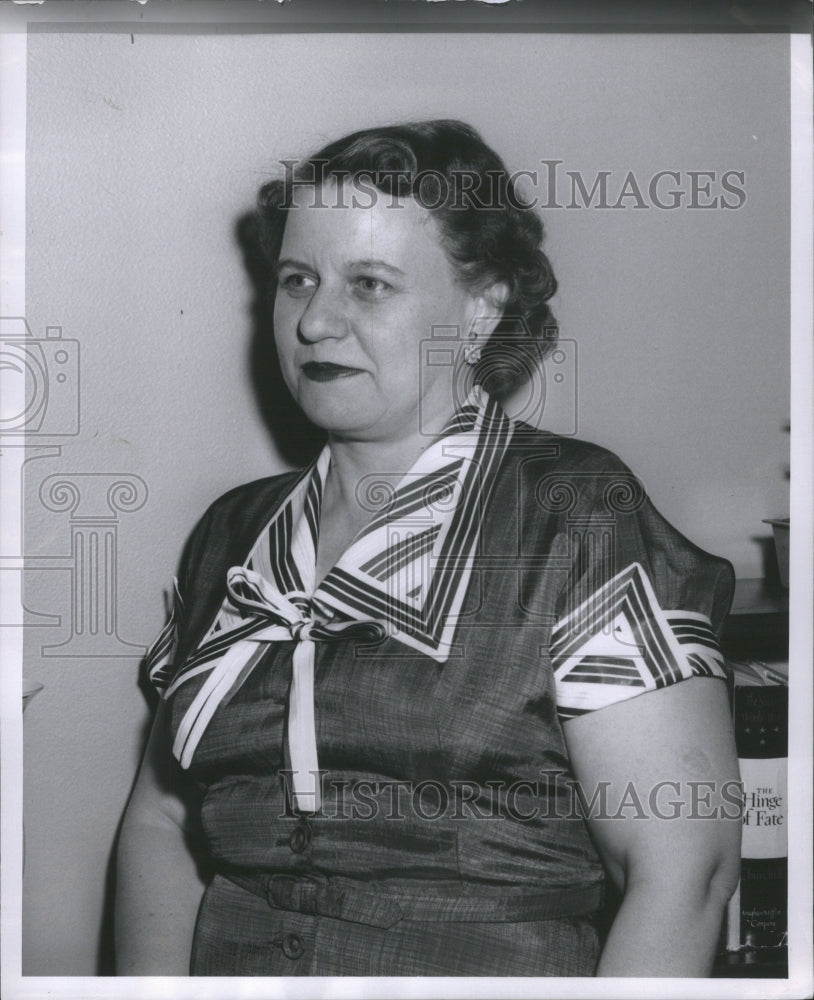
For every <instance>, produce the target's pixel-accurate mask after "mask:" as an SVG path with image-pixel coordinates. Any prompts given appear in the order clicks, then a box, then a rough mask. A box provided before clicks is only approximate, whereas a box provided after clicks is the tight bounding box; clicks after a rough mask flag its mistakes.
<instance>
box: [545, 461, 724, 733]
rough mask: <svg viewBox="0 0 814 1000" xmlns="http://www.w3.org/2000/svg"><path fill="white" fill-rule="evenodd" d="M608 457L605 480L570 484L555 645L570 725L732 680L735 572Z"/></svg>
mask: <svg viewBox="0 0 814 1000" xmlns="http://www.w3.org/2000/svg"><path fill="white" fill-rule="evenodd" d="M598 451H599V450H598ZM601 454H602V455H603V456H605V457H606V461H605V463H604V465H605V467H604V468H603V469H602V470H601V471H594V472H586V471H584V470H581V471H579V472H578V473H575V474H574V475H573V476H571V477H570V488H571V489H572V491H573V492H574V495H575V496H576V501H575V503H574V504H573V506H572V508H571V511H570V512H569V516H568V518H567V522H566V526H565V528H564V530H565V531H566V533H567V536H568V552H569V559H570V567H571V568H570V571H569V573H568V577H567V582H566V584H565V587H564V588H563V591H562V593H561V595H560V600H559V602H558V612H557V614H558V618H557V621H556V624H555V625H554V629H553V633H552V644H551V656H552V663H553V669H554V678H555V686H556V697H557V708H558V713H559V716H560V719H561V720H562V721H565V720H568V719H571V718H574V717H576V716H578V715H583V714H585V713H587V712H593V711H596V710H598V709H601V708H605V707H606V706H608V705H613V704H616V703H617V702H621V701H626V700H628V699H630V698H634V697H636V696H638V695H640V694H645V693H646V692H648V691H654V690H657V689H659V688H664V687H668V686H669V685H671V684H676V683H679V682H680V681H683V680H687V679H689V678H690V677H714V678H721V679H726V672H725V669H724V663H723V656H722V654H721V651H720V648H719V645H718V637H717V633H718V631H719V630H720V628H721V626H722V624H723V619H724V617H725V616H726V613H727V612H728V610H729V606H730V604H731V600H732V593H733V589H734V574H733V571H732V567H731V566H730V564H729V563H728V562H727V561H726V560H724V559H720V558H718V557H716V556H713V555H710V554H709V553H707V552H704V551H703V550H702V549H700V548H698V547H697V546H696V545H694V544H693V543H692V542H691V541H689V539H687V538H685V537H684V536H683V535H682V534H681V533H680V532H679V531H677V530H676V529H675V528H674V527H673V526H672V525H671V524H669V522H668V521H666V520H665V518H664V517H662V515H661V514H660V513H659V512H658V511H657V510H656V508H655V507H654V506H653V504H652V503H651V502H650V500H649V499H648V497H647V494H646V490H645V488H644V485H643V484H642V482H641V481H640V480H639V479H638V478H637V477H635V476H634V475H633V473H632V472H630V470H629V469H627V468H626V467H625V466H624V465H623V464H622V463H621V462H620V461H619V460H618V459H617V458H616V457H615V456H613V455H610V453H606V452H601Z"/></svg>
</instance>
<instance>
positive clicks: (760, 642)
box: [721, 579, 789, 662]
mask: <svg viewBox="0 0 814 1000" xmlns="http://www.w3.org/2000/svg"><path fill="white" fill-rule="evenodd" d="M721 647H722V649H723V652H724V656H726V657H728V658H729V659H730V660H764V661H769V662H771V661H778V660H788V656H789V596H788V592H787V591H783V590H779V589H777V588H773V587H770V586H769V585H767V583H766V581H765V580H759V579H745V580H738V581H737V582H736V584H735V597H734V600H733V601H732V610H731V611H730V612H729V616H728V617H727V619H726V621H725V622H724V627H723V632H722V635H721Z"/></svg>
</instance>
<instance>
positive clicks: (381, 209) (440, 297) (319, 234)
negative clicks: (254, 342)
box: [274, 187, 484, 442]
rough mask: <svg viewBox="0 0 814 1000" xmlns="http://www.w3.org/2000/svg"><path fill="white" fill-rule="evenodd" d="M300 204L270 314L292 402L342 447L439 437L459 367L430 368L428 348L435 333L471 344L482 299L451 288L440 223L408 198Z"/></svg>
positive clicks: (347, 191)
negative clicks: (368, 203)
mask: <svg viewBox="0 0 814 1000" xmlns="http://www.w3.org/2000/svg"><path fill="white" fill-rule="evenodd" d="M298 194H299V206H298V207H294V208H292V209H290V210H289V212H288V217H287V220H286V226H285V233H284V235H283V242H282V246H281V249H280V260H279V265H278V266H279V277H278V286H277V293H276V298H275V304H274V333H275V339H276V342H277V350H278V353H279V356H280V363H281V366H282V371H283V376H284V378H285V381H286V384H287V385H288V387H289V389H290V390H291V392H292V394H293V395H294V398H295V399H296V400H297V402H298V403H299V405H300V406H301V407H302V409H303V411H304V412H305V414H306V415H307V416H308V417H309V419H310V420H312V421H313V422H314V423H315V424H317V425H318V426H320V427H322V428H324V429H325V430H327V431H328V432H330V433H331V434H332V436H334V437H336V438H344V439H356V440H367V441H382V442H384V441H397V440H403V439H405V438H407V437H410V436H412V435H415V434H416V433H417V432H418V431H419V430H421V431H423V432H425V433H432V432H435V431H437V430H439V429H440V427H441V425H442V424H443V423H444V421H445V420H446V419H447V418H448V417H449V416H450V414H451V413H452V412H453V410H454V409H455V403H456V401H455V400H454V398H453V392H452V384H453V380H452V370H451V369H452V366H451V365H445V364H441V365H433V366H426V365H422V362H421V357H422V352H421V342H422V341H425V340H427V339H428V338H430V337H431V336H432V331H433V327H446V328H447V329H446V330H444V336H449V335H450V334H451V333H454V329H456V328H457V329H458V330H459V331H460V333H459V336H462V337H466V335H467V333H468V331H469V329H470V326H471V324H472V321H473V319H475V318H476V317H477V316H478V315H479V311H482V309H483V308H484V303H483V300H482V299H480V298H476V297H473V296H472V295H471V294H470V293H468V292H467V291H466V290H465V289H464V288H462V287H461V286H460V285H459V284H458V283H457V282H456V281H455V275H454V273H453V270H452V266H451V265H450V263H449V261H448V260H447V258H446V255H445V253H444V251H443V249H442V248H441V245H440V243H439V240H438V232H437V229H436V225H435V223H434V221H433V220H432V219H431V218H430V217H429V214H428V213H427V211H426V210H425V209H422V208H420V207H419V206H418V205H417V204H416V202H415V201H413V200H412V199H409V198H407V199H403V200H400V201H399V202H397V203H396V207H394V202H393V199H391V197H390V196H388V195H384V194H382V195H381V197H379V198H378V200H377V202H376V204H374V205H373V206H372V207H363V208H355V207H351V206H352V198H353V194H354V190H353V188H352V187H346V188H340V189H337V188H335V187H326V188H325V189H323V191H322V198H321V201H322V205H320V204H319V200H317V199H315V197H314V191H313V189H310V188H305V189H300V191H299V192H298ZM357 197H358V192H357ZM315 201H317V204H314V202H315ZM322 206H330V207H322ZM336 206H347V207H336ZM450 327H452V328H453V330H450V329H449V328H450ZM445 346H448V343H447V345H445ZM424 353H425V354H426V351H425V352H424ZM419 412H420V426H419Z"/></svg>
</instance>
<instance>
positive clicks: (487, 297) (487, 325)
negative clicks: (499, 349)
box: [469, 281, 509, 345]
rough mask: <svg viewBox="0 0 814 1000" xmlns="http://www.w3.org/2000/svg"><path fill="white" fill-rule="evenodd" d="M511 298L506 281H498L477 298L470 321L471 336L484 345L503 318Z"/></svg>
mask: <svg viewBox="0 0 814 1000" xmlns="http://www.w3.org/2000/svg"><path fill="white" fill-rule="evenodd" d="M508 299H509V286H508V285H507V284H506V283H505V281H496V282H495V283H494V284H493V285H489V286H488V288H485V289H484V290H483V291H482V292H481V293H480V294H479V295H477V296H476V298H475V308H474V312H473V316H472V321H471V323H470V328H469V330H470V336H471V337H472V338H473V339H476V340H477V341H478V342H479V343H481V344H482V345H485V344H486V342H487V340H488V339H489V338H490V337H491V336H492V331H493V330H494V329H495V327H496V326H497V325H498V323H499V322H500V321H501V319H502V318H503V310H504V309H505V307H506V302H507V301H508Z"/></svg>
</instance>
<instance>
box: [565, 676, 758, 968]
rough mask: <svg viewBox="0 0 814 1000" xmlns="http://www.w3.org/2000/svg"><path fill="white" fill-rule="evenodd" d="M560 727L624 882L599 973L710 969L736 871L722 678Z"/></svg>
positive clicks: (595, 830)
mask: <svg viewBox="0 0 814 1000" xmlns="http://www.w3.org/2000/svg"><path fill="white" fill-rule="evenodd" d="M564 731H565V738H566V742H567V744H568V751H569V754H570V758H571V763H572V766H573V769H574V773H575V776H576V778H577V780H578V781H579V783H580V785H581V786H582V789H583V794H584V796H585V801H586V802H587V803H589V804H590V802H591V799H592V796H593V795H594V793H597V798H596V800H595V804H594V807H593V809H592V812H593V813H594V815H593V816H589V819H588V825H589V828H590V830H591V833H592V835H593V837H594V841H595V843H596V845H597V848H598V850H599V852H600V854H601V856H602V859H603V861H604V862H605V866H606V868H607V869H608V872H609V873H610V875H611V877H612V878H613V880H614V881H615V882H616V884H617V885H618V886H619V888H620V890H621V891H622V893H623V900H622V904H621V906H620V908H619V911H618V914H617V916H616V919H615V920H614V923H613V926H612V928H611V931H610V934H609V936H608V940H607V942H606V945H605V948H604V951H603V953H602V957H601V960H600V963H599V967H598V969H597V975H599V976H707V975H709V973H710V970H711V968H712V962H713V959H714V955H715V948H716V945H717V942H718V934H719V931H720V927H721V920H722V917H723V913H724V909H725V906H726V903H727V900H728V899H729V897H730V896H731V895H732V893H733V892H734V890H735V887H736V885H737V881H738V877H739V872H740V836H741V820H740V814H739V809H738V804H737V796H736V786H735V783H736V782H738V781H739V774H738V762H737V756H736V752H735V743H734V737H733V732H732V722H731V717H730V714H729V707H728V702H727V696H726V688H725V686H724V684H723V683H721V681H719V680H714V679H707V678H692V679H690V680H687V681H683V682H681V683H680V684H675V685H673V686H672V687H668V688H664V689H661V690H659V691H653V692H649V693H647V694H645V695H642V696H641V697H637V698H632V699H630V700H628V701H624V702H621V703H619V704H616V705H612V706H609V707H607V708H604V709H602V710H601V711H596V712H590V713H587V714H585V715H582V716H579V717H577V718H575V719H571V720H569V721H568V722H567V723H566V724H565V726H564ZM603 783H604V791H603ZM603 794H604V795H605V797H606V802H605V805H604V807H603V806H602V796H603Z"/></svg>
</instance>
